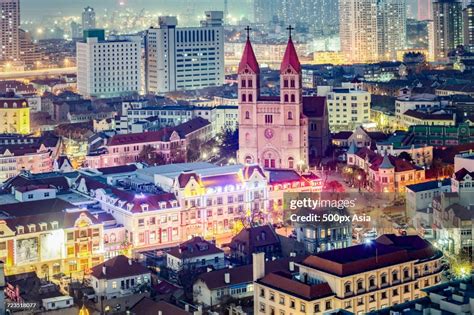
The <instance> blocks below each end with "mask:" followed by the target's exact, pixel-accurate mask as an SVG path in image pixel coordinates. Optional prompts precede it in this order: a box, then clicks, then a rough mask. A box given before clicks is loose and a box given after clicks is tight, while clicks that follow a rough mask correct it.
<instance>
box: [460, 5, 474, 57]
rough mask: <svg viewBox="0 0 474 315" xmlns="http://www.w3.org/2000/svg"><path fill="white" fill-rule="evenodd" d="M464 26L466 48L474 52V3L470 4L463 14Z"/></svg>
mask: <svg viewBox="0 0 474 315" xmlns="http://www.w3.org/2000/svg"><path fill="white" fill-rule="evenodd" d="M462 13H463V14H462V19H463V24H464V48H466V49H467V50H469V51H470V52H474V3H471V4H469V5H468V6H467V7H466V8H465V9H464V10H463V12H462Z"/></svg>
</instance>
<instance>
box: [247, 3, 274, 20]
mask: <svg viewBox="0 0 474 315" xmlns="http://www.w3.org/2000/svg"><path fill="white" fill-rule="evenodd" d="M253 10H254V21H255V23H258V24H266V23H269V22H270V21H272V20H273V18H274V17H275V15H276V6H275V4H274V1H273V0H254V2H253Z"/></svg>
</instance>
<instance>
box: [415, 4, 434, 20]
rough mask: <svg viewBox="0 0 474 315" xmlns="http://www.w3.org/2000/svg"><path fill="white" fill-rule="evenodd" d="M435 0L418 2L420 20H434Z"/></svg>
mask: <svg viewBox="0 0 474 315" xmlns="http://www.w3.org/2000/svg"><path fill="white" fill-rule="evenodd" d="M432 1H433V0H418V20H419V21H425V20H431V19H432V18H433V8H432V5H431V3H432Z"/></svg>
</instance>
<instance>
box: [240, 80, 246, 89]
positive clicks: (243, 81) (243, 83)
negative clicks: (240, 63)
mask: <svg viewBox="0 0 474 315" xmlns="http://www.w3.org/2000/svg"><path fill="white" fill-rule="evenodd" d="M245 82H246V81H245V80H242V81H241V82H240V86H241V87H243V88H244V87H246V85H245Z"/></svg>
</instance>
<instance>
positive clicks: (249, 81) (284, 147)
mask: <svg viewBox="0 0 474 315" xmlns="http://www.w3.org/2000/svg"><path fill="white" fill-rule="evenodd" d="M238 80H239V83H238V84H239V101H240V103H239V151H238V153H237V157H238V160H239V162H240V163H258V164H260V165H263V166H264V167H267V168H294V169H296V168H297V167H301V168H302V167H303V166H304V165H308V129H307V128H308V118H307V117H306V116H305V115H304V113H303V95H302V86H301V84H302V80H301V65H300V62H299V60H298V56H297V53H296V50H295V47H294V45H293V41H292V39H291V37H290V39H289V41H288V45H287V48H286V51H285V55H284V57H283V61H282V63H281V67H280V94H281V95H280V97H264V96H261V95H260V68H259V65H258V62H257V59H256V57H255V54H254V52H253V48H252V44H251V43H250V40H249V39H247V43H246V45H245V48H244V52H243V56H242V59H241V61H240V64H239V70H238Z"/></svg>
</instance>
